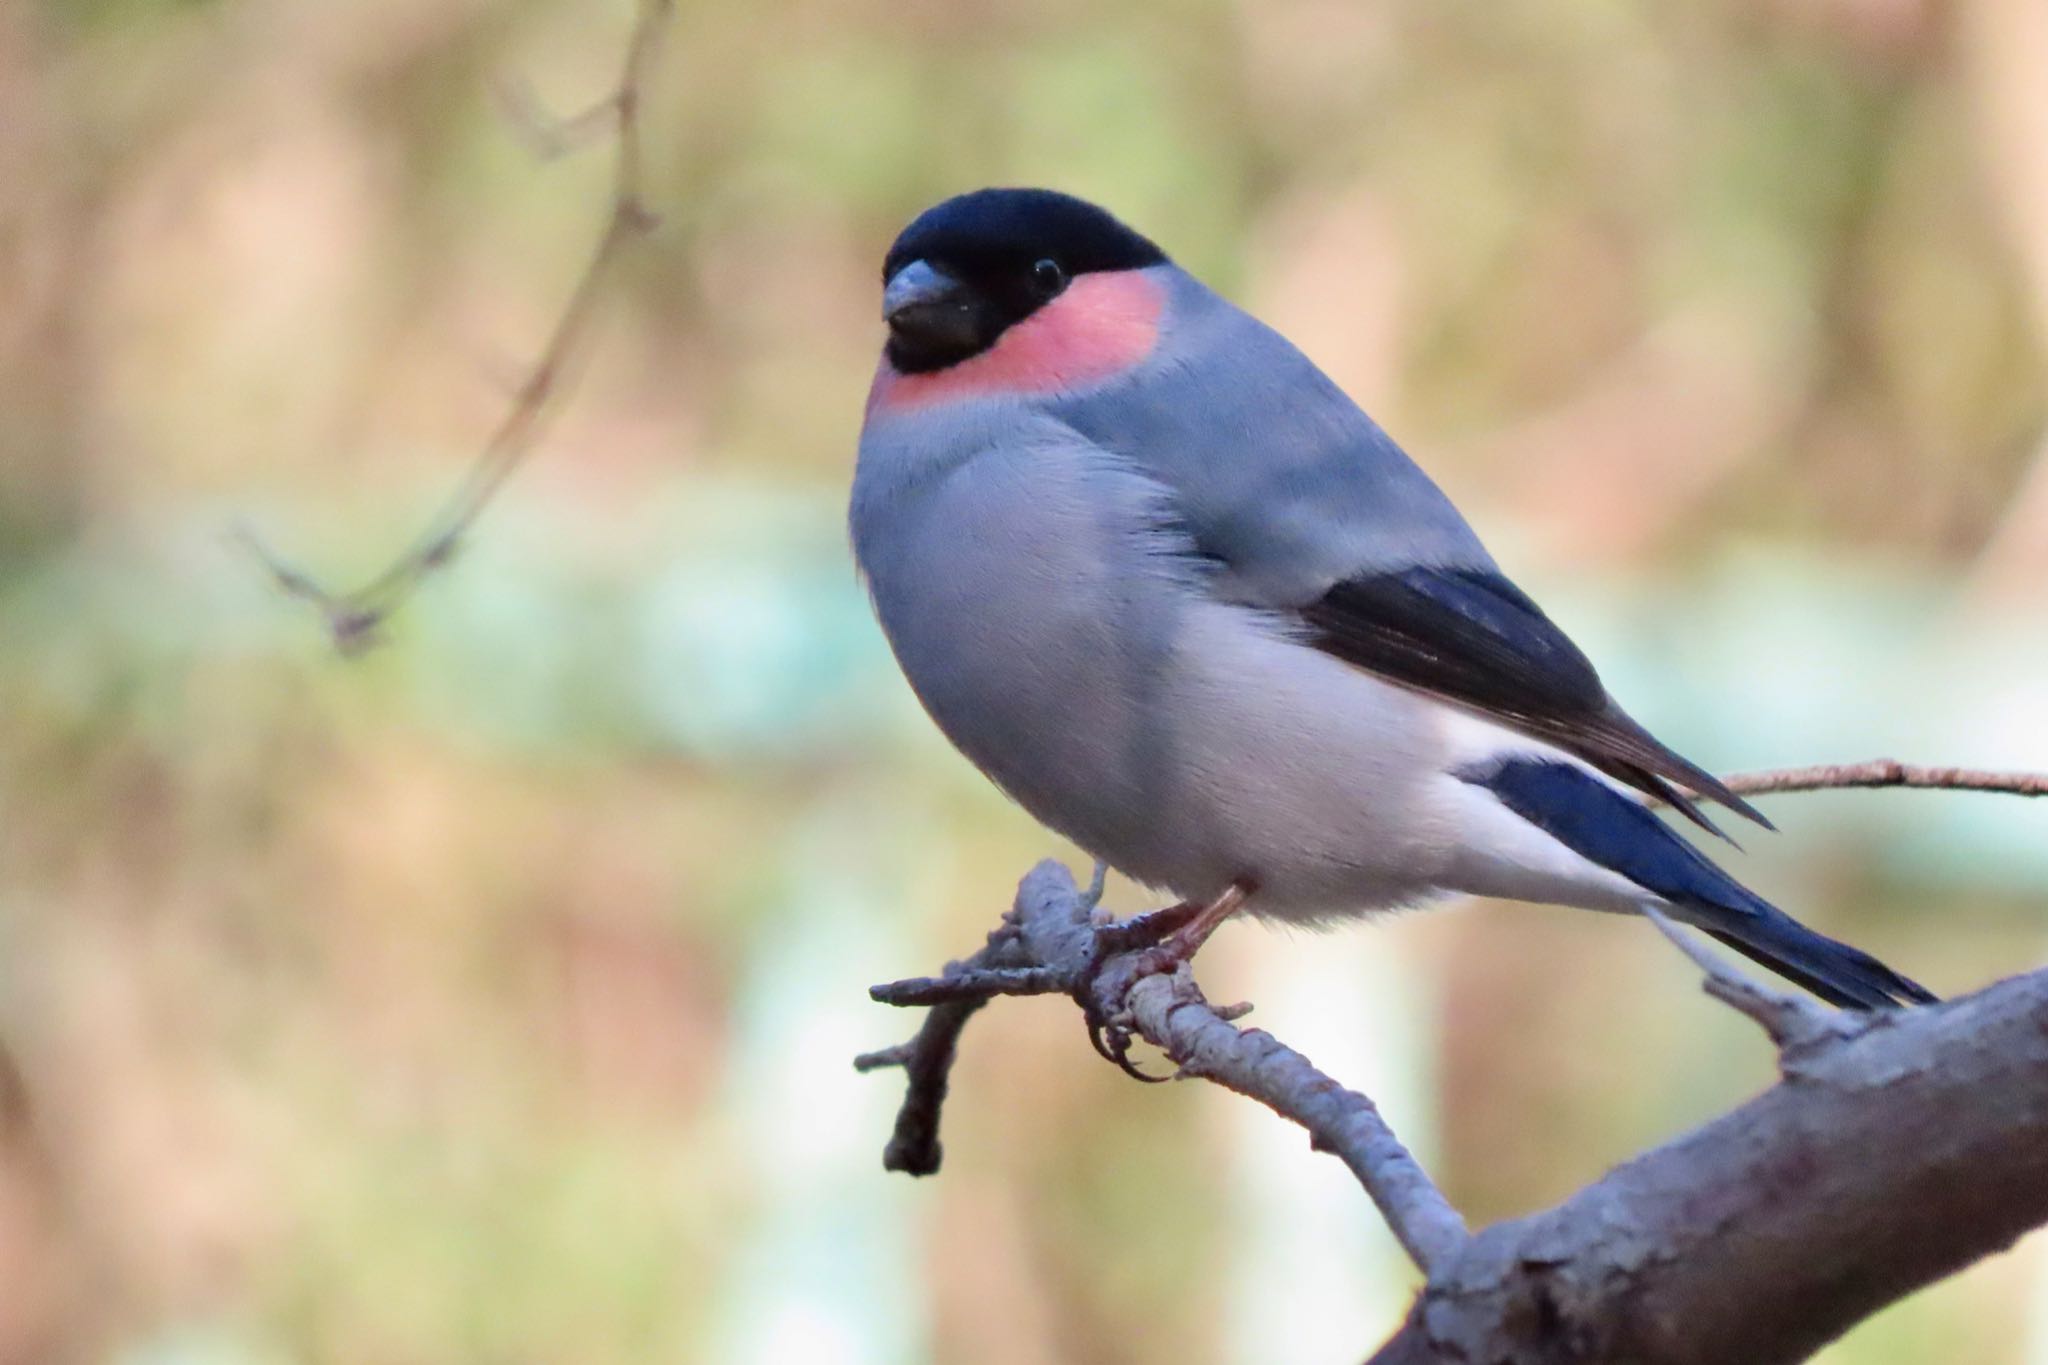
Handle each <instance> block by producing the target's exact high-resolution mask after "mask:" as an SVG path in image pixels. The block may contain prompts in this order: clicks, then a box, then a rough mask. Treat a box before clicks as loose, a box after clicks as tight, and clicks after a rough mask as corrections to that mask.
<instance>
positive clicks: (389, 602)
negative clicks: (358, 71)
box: [235, 0, 674, 654]
mask: <svg viewBox="0 0 2048 1365" xmlns="http://www.w3.org/2000/svg"><path fill="white" fill-rule="evenodd" d="M673 6H674V0H641V4H640V14H639V18H638V20H637V21H636V22H635V24H634V27H633V33H632V37H631V38H630V39H629V40H628V42H627V45H626V56H625V62H624V65H623V67H622V69H621V72H620V75H619V83H618V86H617V88H616V89H615V90H614V91H613V92H612V93H611V95H609V96H608V97H606V98H605V99H604V100H602V101H600V102H599V103H598V104H596V105H594V106H593V107H592V108H591V109H590V110H588V111H586V112H585V113H583V114H580V115H577V116H575V117H574V118H573V119H571V120H568V121H567V122H566V123H563V124H561V125H559V126H557V127H556V128H555V129H554V130H553V132H552V134H551V135H549V136H539V135H536V134H535V132H534V126H533V125H534V124H535V123H537V122H538V121H539V120H538V119H537V118H536V117H535V116H533V114H532V111H531V110H530V108H521V109H520V111H519V117H518V118H517V119H515V124H517V125H518V126H520V128H521V131H522V132H523V133H525V134H526V135H527V140H528V141H529V142H537V143H541V144H543V145H544V146H545V147H546V149H547V150H549V151H550V152H553V151H559V150H561V149H563V148H565V147H567V146H569V145H572V144H574V143H576V142H578V141H580V140H582V139H583V138H584V137H585V136H587V134H588V132H589V130H590V128H591V126H593V125H594V124H595V123H596V122H597V121H598V120H600V119H606V120H609V121H611V123H612V124H613V125H614V126H615V127H616V129H617V137H618V153H617V160H616V163H615V166H614V169H613V174H612V193H611V214H610V217H609V218H608V219H607V220H606V222H605V226H604V231H603V233H602V234H601V235H600V236H599V238H598V242H597V246H596V247H595V249H593V251H592V252H591V256H590V262H589V264H588V265H586V266H585V267H584V270H583V274H582V275H581V276H580V277H579V278H578V280H577V282H576V285H575V287H574V288H573V289H572V290H571V291H570V294H569V301H568V303H567V304H565V305H564V307H563V310H562V314H561V316H560V318H559V319H557V321H556V323H555V327H554V331H553V332H552V333H551V334H550V335H549V337H548V341H547V345H546V346H545V347H544V348H543V349H542V351H541V354H540V358H539V359H538V360H537V361H536V362H535V363H534V367H533V370H532V372H531V373H529V374H528V375H527V377H526V380H525V382H524V383H522V384H521V385H520V386H519V389H518V392H517V395H516V396H515V398H514V399H513V403H512V406H511V408H510V409H509V410H508V411H507V412H506V413H505V415H504V417H503V418H502V419H500V421H499V423H498V426H497V429H496V430H494V431H493V432H492V433H491V436H490V439H489V440H488V441H486V442H485V443H484V447H483V450H482V451H481V452H480V453H479V454H478V455H477V457H476V459H475V461H474V462H473V463H472V464H471V465H470V467H469V471H468V473H467V474H465V475H464V476H463V478H462V481H461V482H460V483H459V484H457V485H456V488H455V491H454V492H453V493H452V494H451V495H450V496H449V498H448V500H447V502H445V503H444V504H443V505H442V507H441V510H440V512H439V513H438V514H437V515H436V516H435V517H434V518H433V519H432V520H431V521H430V522H429V523H428V526H427V529H426V530H425V531H424V532H422V533H421V535H420V536H419V538H418V539H417V540H415V541H414V542H413V544H412V547H411V548H410V549H408V550H407V551H405V553H403V554H402V555H400V556H399V557H398V558H397V559H395V560H393V561H392V562H391V564H390V565H389V566H388V567H386V568H385V569H384V570H383V571H382V572H381V573H379V574H377V575H376V576H375V577H373V578H371V579H370V580H369V581H368V582H367V583H365V584H363V585H362V586H361V587H359V588H357V589H355V590H354V591H352V592H345V593H344V592H335V591H332V590H330V589H328V588H326V587H324V586H322V585H321V584H320V583H319V582H318V581H317V580H316V579H314V578H313V577H312V576H311V575H309V574H307V573H305V572H304V571H302V570H300V569H298V568H296V567H294V566H292V565H291V564H289V563H288V562H286V561H285V560H283V559H281V558H280V557H279V556H278V555H276V554H275V553H273V552H272V551H271V550H270V549H269V547H268V546H266V545H265V544H264V543H263V541H262V540H261V539H260V538H259V537H258V536H257V535H256V534H255V532H253V531H252V530H250V529H248V528H247V527H242V528H238V530H237V531H236V534H235V538H236V539H237V540H238V541H240V542H241V543H242V544H244V545H245V546H246V547H247V548H248V549H249V550H250V551H251V553H253V554H254V555H255V556H256V557H257V559H258V561H259V562H261V563H262V565H263V566H264V568H265V569H266V570H267V571H268V573H269V574H270V577H271V579H272V580H273V581H274V582H275V583H276V584H277V586H278V587H279V588H281V589H282V590H283V591H284V592H286V593H287V594H289V595H290V596H292V597H296V598H298V599H300V600H301V601H304V602H308V603H311V604H312V605H313V607H314V608H315V609H317V610H318V611H319V612H320V614H321V617H322V618H323V619H324V620H325V622H326V624H327V631H328V634H329V635H330V636H331V637H332V639H333V641H334V645H335V648H337V649H339V650H340V651H342V652H343V653H344V654H353V653H357V652H359V651H361V650H363V649H364V648H366V647H368V646H369V645H370V644H372V643H374V642H375V641H376V638H377V634H378V631H379V629H380V628H381V627H382V626H383V625H384V623H385V622H386V621H388V620H389V619H390V617H391V616H392V614H393V613H394V612H396V611H397V610H398V609H399V608H400V607H402V606H403V605H404V604H405V602H406V601H407V599H409V598H410V597H411V596H412V594H413V592H414V590H415V589H417V588H418V587H419V585H420V583H421V582H422V581H423V580H424V579H425V578H427V576H428V575H430V574H432V573H433V572H434V571H435V570H437V569H439V568H440V567H441V566H442V565H444V564H446V563H448V561H449V560H450V559H451V558H452V557H453V556H454V554H455V551H456V550H457V549H458V548H459V547H460V545H461V542H462V540H463V538H464V537H465V536H467V535H468V533H469V529H470V527H471V526H472V525H474V524H475V522H476V519H477V518H478V517H479V516H481V515H482V513H483V510H484V508H485V507H486V506H488V505H489V503H490V501H491V499H492V498H493V497H495V496H496V495H497V493H498V490H499V489H501V488H502V487H504V485H505V481H506V480H507V479H509V478H510V477H511V476H512V474H513V472H514V471H515V470H517V469H518V468H519V466H520V465H521V464H523V463H524V462H525V460H526V459H527V457H528V456H529V455H531V454H532V453H533V450H534V448H535V447H536V445H537V444H538V443H539V439H540V435H541V432H542V431H543V429H544V427H545V425H546V420H547V419H548V418H549V417H550V416H552V415H553V412H554V406H555V405H554V404H553V403H552V402H551V401H550V400H551V399H553V398H554V397H555V396H556V394H557V393H558V392H559V390H560V386H561V380H562V377H563V375H564V373H565V372H566V370H567V369H568V367H569V366H570V365H571V364H572V363H573V362H574V361H575V359H576V358H577V357H578V356H579V355H580V354H581V353H582V351H583V350H584V348H585V347H586V345H587V344H588V342H589V339H590V334H591V330H592V323H593V321H594V320H595V318H596V314H597V307H596V305H597V301H598V299H599V298H600V297H601V293H602V286H603V284H604V283H605V282H606V280H607V278H608V276H609V275H610V273H611V269H612V266H613V264H614V263H615V262H616V261H617V259H618V257H619V254H620V251H621V249H622V248H624V247H625V246H626V244H627V243H628V242H630V241H632V240H633V239H635V238H637V237H640V236H643V235H645V234H646V233H647V232H649V231H650V230H652V229H653V227H654V226H655V223H656V221H657V220H656V218H655V216H654V214H653V213H652V212H650V211H649V209H648V207H647V202H646V199H645V196H644V189H643V184H644V182H643V175H644V171H643V167H644V164H645V152H644V150H643V143H642V135H641V121H640V103H641V98H642V92H643V91H644V89H645V87H646V80H647V75H648V72H649V71H650V70H651V69H652V67H653V64H654V60H655V55H656V52H657V50H658V48H659V45H660V37H661V32H662V29H663V27H664V25H665V21H666V20H667V18H668V16H669V13H670V11H671V9H672V8H673ZM502 97H503V95H502V92H501V98H502Z"/></svg>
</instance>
